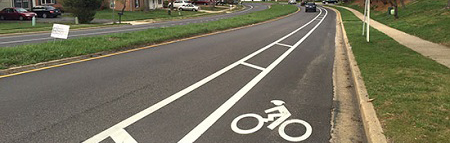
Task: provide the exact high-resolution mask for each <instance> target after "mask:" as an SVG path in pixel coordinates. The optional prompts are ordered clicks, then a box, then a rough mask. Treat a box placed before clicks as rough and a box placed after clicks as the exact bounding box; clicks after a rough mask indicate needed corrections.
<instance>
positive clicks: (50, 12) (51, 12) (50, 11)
mask: <svg viewBox="0 0 450 143" xmlns="http://www.w3.org/2000/svg"><path fill="white" fill-rule="evenodd" d="M31 11H32V12H34V13H36V14H37V15H38V17H42V18H48V17H58V15H61V10H59V9H56V8H55V7H53V6H36V7H33V8H31Z"/></svg>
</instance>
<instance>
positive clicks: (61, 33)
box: [50, 24, 70, 45]
mask: <svg viewBox="0 0 450 143" xmlns="http://www.w3.org/2000/svg"><path fill="white" fill-rule="evenodd" d="M69 30H70V26H69V25H62V24H53V29H52V33H51V34H50V37H53V38H54V39H53V45H55V42H56V39H57V38H58V39H67V38H68V37H69Z"/></svg>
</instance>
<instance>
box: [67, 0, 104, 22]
mask: <svg viewBox="0 0 450 143" xmlns="http://www.w3.org/2000/svg"><path fill="white" fill-rule="evenodd" d="M102 2H103V0H64V3H63V5H64V7H65V8H66V9H68V10H70V12H72V14H73V16H75V17H78V20H79V22H80V23H89V22H91V21H92V20H94V16H95V13H96V12H97V10H98V9H99V8H100V7H101V5H102Z"/></svg>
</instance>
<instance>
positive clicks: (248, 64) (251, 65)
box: [241, 62, 265, 71]
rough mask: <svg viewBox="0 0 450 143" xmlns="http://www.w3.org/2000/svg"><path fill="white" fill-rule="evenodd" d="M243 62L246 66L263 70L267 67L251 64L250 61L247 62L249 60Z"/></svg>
mask: <svg viewBox="0 0 450 143" xmlns="http://www.w3.org/2000/svg"><path fill="white" fill-rule="evenodd" d="M241 64H242V65H245V66H248V67H251V68H255V69H258V70H262V71H263V70H265V68H263V67H260V66H257V65H254V64H250V63H247V62H243V63H241Z"/></svg>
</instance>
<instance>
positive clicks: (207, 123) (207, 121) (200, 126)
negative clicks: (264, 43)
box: [178, 9, 328, 143]
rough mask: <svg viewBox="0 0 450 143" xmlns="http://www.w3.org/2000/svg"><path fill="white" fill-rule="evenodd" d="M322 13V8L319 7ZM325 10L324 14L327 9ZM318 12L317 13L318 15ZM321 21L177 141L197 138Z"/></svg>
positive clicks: (180, 142) (184, 141)
mask: <svg viewBox="0 0 450 143" xmlns="http://www.w3.org/2000/svg"><path fill="white" fill-rule="evenodd" d="M319 10H320V13H322V9H319ZM324 10H325V16H326V15H327V14H328V11H327V10H326V9H324ZM320 13H319V15H320ZM313 21H314V20H313ZM322 22H323V19H322V20H321V21H320V22H319V23H318V24H317V25H316V26H314V28H313V29H311V30H310V31H309V32H308V33H307V34H306V35H305V36H304V37H303V38H302V39H300V40H299V41H298V42H297V43H295V45H294V47H293V48H290V49H288V50H287V51H286V52H285V53H283V55H281V56H280V57H279V58H278V59H276V60H275V61H274V62H273V63H272V64H270V65H269V67H267V68H266V69H265V70H264V71H262V72H261V73H260V74H258V75H257V76H256V77H255V78H253V79H252V80H251V81H250V82H249V83H247V84H246V85H245V86H244V87H243V88H241V89H240V90H239V91H238V92H236V93H235V94H234V95H233V96H232V97H231V98H229V99H228V100H227V101H226V102H225V103H223V104H222V105H221V106H220V107H219V108H217V109H216V110H215V111H214V112H213V113H212V114H210V115H209V116H208V117H206V119H205V120H203V121H202V122H201V123H200V124H198V125H197V126H196V127H195V128H194V129H193V130H191V131H190V132H189V133H188V134H187V135H186V136H184V137H183V138H182V139H181V140H180V141H178V143H192V142H194V141H195V140H197V139H198V138H199V137H200V136H201V135H202V134H203V133H204V132H205V131H206V130H208V129H209V127H211V126H212V125H213V124H214V123H215V122H216V121H217V120H219V118H220V117H222V116H223V114H225V113H226V112H227V111H228V110H229V109H230V108H231V107H233V106H234V104H236V102H238V101H239V100H240V99H241V98H242V97H244V95H245V94H247V92H248V91H250V90H251V89H252V88H253V87H254V86H255V85H256V84H257V83H258V82H259V81H261V80H262V79H263V78H264V77H265V76H266V75H267V74H268V73H269V72H270V71H272V70H273V69H274V68H275V67H276V66H277V65H278V64H279V63H280V62H281V61H282V60H283V59H285V58H286V57H287V56H288V55H289V54H290V53H291V52H292V51H294V50H295V49H296V48H297V47H298V46H299V45H300V44H301V43H302V42H303V41H304V40H305V39H306V38H308V37H309V35H311V33H312V32H314V31H315V30H316V28H317V27H319V25H320V24H321V23H322ZM271 45H273V44H271Z"/></svg>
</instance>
